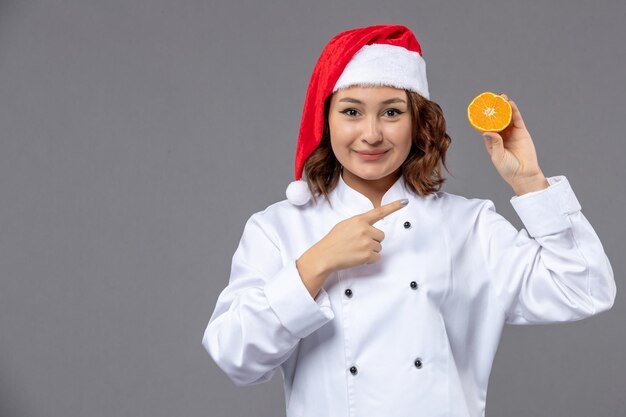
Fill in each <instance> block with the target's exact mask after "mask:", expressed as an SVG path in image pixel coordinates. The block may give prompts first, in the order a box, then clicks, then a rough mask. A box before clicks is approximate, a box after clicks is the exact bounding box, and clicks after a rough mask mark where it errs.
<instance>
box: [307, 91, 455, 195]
mask: <svg viewBox="0 0 626 417" xmlns="http://www.w3.org/2000/svg"><path fill="white" fill-rule="evenodd" d="M405 91H406V94H407V97H408V107H409V112H410V115H411V126H412V130H413V132H412V144H411V149H410V151H409V155H408V156H407V158H406V159H405V161H404V162H403V163H402V165H401V166H400V172H401V173H402V175H403V176H404V179H405V181H406V184H407V187H408V188H409V189H410V190H411V191H412V192H414V193H415V194H417V195H420V196H427V195H429V194H432V193H435V192H437V191H439V190H440V188H441V185H442V184H443V183H444V182H445V181H446V179H445V178H443V176H442V171H441V166H442V164H443V167H444V168H445V169H446V171H448V172H450V171H449V170H448V166H447V165H446V151H447V150H448V147H449V146H450V143H451V142H452V138H450V136H449V135H448V134H447V133H446V120H445V118H444V116H443V111H442V109H441V107H440V106H439V105H438V104H437V103H435V102H434V101H430V100H428V99H426V98H424V97H423V96H421V95H419V94H417V93H415V92H412V91H408V90H405ZM333 94H334V93H333ZM333 94H330V95H329V96H328V97H327V98H326V101H325V102H324V131H323V133H322V141H321V142H320V144H319V146H318V147H317V148H316V149H315V150H314V151H313V152H312V153H311V155H309V157H308V158H307V159H306V161H305V162H304V173H305V176H306V182H307V184H308V187H309V190H310V191H311V194H312V195H313V196H314V198H315V199H317V197H318V196H320V195H323V196H324V198H325V199H326V201H328V203H329V204H331V203H330V199H329V197H328V194H329V193H330V192H331V191H332V190H333V189H334V188H335V186H336V185H337V182H338V181H339V175H341V164H340V163H339V161H338V160H337V158H335V154H334V152H333V150H332V148H331V145H330V127H329V125H328V111H329V108H330V101H331V98H332V97H333ZM331 206H332V204H331Z"/></svg>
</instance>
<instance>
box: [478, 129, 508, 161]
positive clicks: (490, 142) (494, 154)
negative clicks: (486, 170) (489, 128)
mask: <svg viewBox="0 0 626 417" xmlns="http://www.w3.org/2000/svg"><path fill="white" fill-rule="evenodd" d="M483 140H484V142H485V147H486V148H487V152H488V153H489V156H490V157H491V159H492V160H493V161H501V160H502V158H503V157H504V142H503V141H502V136H500V135H499V134H498V133H496V132H488V133H483Z"/></svg>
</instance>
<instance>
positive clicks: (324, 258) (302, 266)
mask: <svg viewBox="0 0 626 417" xmlns="http://www.w3.org/2000/svg"><path fill="white" fill-rule="evenodd" d="M400 201H401V200H396V201H393V202H391V203H389V204H385V205H383V206H379V207H376V208H373V209H372V210H369V211H366V212H365V213H361V214H357V215H356V216H352V217H349V218H347V219H345V220H342V221H340V222H339V223H337V224H336V225H335V226H334V227H333V228H332V229H331V230H330V232H328V234H326V236H324V237H323V238H322V239H321V240H320V241H319V242H317V243H315V244H314V245H313V246H311V247H310V248H309V249H308V250H307V251H306V252H305V253H303V254H302V256H301V257H300V258H298V260H297V262H296V265H297V267H298V270H299V272H300V276H301V277H302V280H303V282H304V284H305V286H306V287H307V289H309V292H310V293H311V295H312V296H313V298H315V296H316V295H317V293H318V292H319V289H320V288H321V286H322V285H323V284H324V281H325V280H326V278H327V277H328V275H329V274H330V273H332V272H334V271H337V270H340V269H344V268H349V267H351V266H356V265H361V264H370V263H374V262H378V261H379V260H380V251H381V249H382V244H381V242H382V241H383V239H384V238H385V233H384V232H383V231H382V230H380V229H377V228H376V227H374V226H373V224H374V223H376V222H377V221H379V220H381V219H383V218H384V217H386V216H388V215H389V214H391V213H393V212H394V211H396V210H399V209H401V208H403V207H406V206H405V205H404V204H402V203H400Z"/></svg>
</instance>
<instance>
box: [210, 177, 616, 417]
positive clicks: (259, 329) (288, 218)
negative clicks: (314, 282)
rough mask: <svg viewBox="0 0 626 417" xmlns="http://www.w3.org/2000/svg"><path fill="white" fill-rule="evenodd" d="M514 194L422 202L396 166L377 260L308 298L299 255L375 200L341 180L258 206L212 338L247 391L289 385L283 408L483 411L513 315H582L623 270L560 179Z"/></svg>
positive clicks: (593, 310) (528, 319)
mask: <svg viewBox="0 0 626 417" xmlns="http://www.w3.org/2000/svg"><path fill="white" fill-rule="evenodd" d="M548 183H549V184H550V185H549V187H548V188H546V189H544V190H540V191H534V192H530V193H527V194H524V195H522V196H514V197H513V198H511V204H512V205H513V208H514V209H515V211H516V212H517V214H518V215H519V217H520V219H521V220H522V222H523V223H524V226H525V227H526V228H525V229H522V230H520V231H518V230H517V229H516V228H515V227H513V225H512V224H511V223H510V222H509V221H507V220H506V219H505V218H504V217H502V216H501V215H500V214H499V213H497V212H496V211H495V207H494V204H493V202H492V201H491V200H484V199H477V198H473V199H467V198H465V197H462V196H458V195H454V194H450V193H447V192H438V193H436V194H434V195H430V196H428V197H420V196H418V195H416V194H414V193H412V192H411V191H410V190H408V189H407V187H406V184H405V182H404V179H403V177H400V178H399V179H398V180H397V181H396V182H395V183H394V184H393V186H392V187H391V188H390V189H389V190H388V191H387V192H386V193H385V195H384V196H383V198H382V203H381V204H387V203H390V202H392V201H395V200H397V199H400V198H408V199H409V204H408V205H407V206H406V207H403V208H401V209H399V210H397V211H395V212H393V213H391V214H390V215H388V216H387V217H385V218H384V219H382V220H380V221H378V222H376V223H374V226H375V227H377V228H378V229H380V230H382V231H383V232H384V233H385V239H384V240H383V241H382V250H381V252H380V255H381V259H380V260H379V261H378V262H376V263H372V264H363V265H358V266H355V267H352V268H347V269H343V270H340V271H336V272H334V273H332V274H330V275H329V276H328V279H327V280H326V282H325V284H324V286H323V288H322V289H321V290H320V292H319V293H318V295H317V297H316V298H315V299H313V298H312V297H311V295H310V294H309V292H308V291H307V289H306V287H305V286H304V284H303V282H302V280H301V278H300V275H299V273H298V270H297V269H296V265H295V261H296V259H297V258H299V257H300V256H301V255H302V253H304V252H305V251H306V250H307V249H308V248H310V247H311V246H312V245H313V244H315V243H316V242H318V241H319V240H320V239H322V238H323V237H324V236H325V235H326V234H327V233H328V232H329V231H330V229H331V228H332V227H333V226H334V225H335V224H336V223H337V222H339V221H341V220H343V219H346V218H348V217H350V216H353V215H356V214H360V213H363V212H365V211H368V210H371V209H372V208H373V205H372V203H371V201H370V200H369V199H368V198H367V197H365V196H364V195H363V194H361V193H359V192H358V191H356V190H354V189H352V188H351V187H350V186H348V185H347V184H346V183H345V182H344V180H343V178H341V176H340V178H339V182H338V185H337V187H335V188H334V189H333V190H332V191H331V193H330V199H331V202H332V208H331V206H329V205H328V203H327V202H326V201H325V200H324V199H323V197H319V198H318V199H317V202H315V201H314V200H310V201H309V203H307V204H306V205H305V206H294V205H292V204H291V203H289V202H288V201H287V200H283V201H280V202H277V203H275V204H272V205H270V206H269V207H267V208H266V209H265V210H262V211H260V212H257V213H254V214H253V215H252V216H251V217H250V218H249V219H248V221H247V222H246V225H245V227H244V230H243V235H242V237H241V241H240V242H239V246H238V247H237V250H236V251H235V253H234V255H233V258H232V268H231V273H230V280H229V283H228V285H227V286H226V288H225V289H224V290H223V291H222V292H221V293H220V295H219V297H218V300H217V304H216V306H215V310H214V312H213V314H212V316H211V318H210V320H209V323H208V326H207V328H206V331H205V332H204V336H203V340H202V344H203V346H204V348H205V349H206V350H207V352H208V353H209V355H210V356H211V357H212V358H213V360H214V361H215V362H216V363H217V365H218V366H219V367H220V368H221V369H222V370H223V371H224V372H225V373H226V374H227V375H228V377H229V378H230V379H231V380H232V381H233V382H234V383H235V384H236V385H238V386H244V385H252V384H259V383H262V382H265V381H268V380H269V379H270V378H271V377H272V376H273V374H274V373H275V371H276V370H277V369H280V370H281V373H282V376H283V380H284V391H285V404H286V408H287V409H286V414H287V417H410V416H411V417H413V416H418V415H419V416H424V417H438V416H441V417H444V416H445V417H479V416H484V413H485V401H486V397H487V384H488V380H489V374H490V371H491V366H492V363H493V358H494V356H495V353H496V349H497V345H498V343H499V339H500V335H501V332H502V328H503V326H504V324H505V323H509V324H516V325H525V324H533V323H553V322H566V321H575V320H580V319H583V318H586V317H589V316H592V315H594V314H598V313H601V312H603V311H606V310H608V309H610V308H611V307H612V305H613V302H614V300H615V294H616V285H615V280H614V277H613V270H612V268H611V264H610V263H609V259H608V258H607V256H606V254H605V252H604V249H603V246H602V244H601V242H600V240H599V238H598V236H597V234H596V233H595V231H594V229H593V228H592V226H591V224H589V222H588V221H587V219H586V217H585V216H584V215H583V214H582V212H581V206H580V204H579V202H578V200H577V198H576V196H575V194H574V192H573V191H572V188H571V187H570V184H569V182H568V180H567V178H566V177H565V176H555V177H549V178H548Z"/></svg>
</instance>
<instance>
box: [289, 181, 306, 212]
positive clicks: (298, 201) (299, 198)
mask: <svg viewBox="0 0 626 417" xmlns="http://www.w3.org/2000/svg"><path fill="white" fill-rule="evenodd" d="M285 195H286V196H287V200H289V202H290V203H291V204H293V205H296V206H302V205H304V204H306V203H307V202H308V201H309V200H310V199H311V192H310V191H309V186H308V184H307V183H306V181H303V180H296V181H292V182H290V183H289V185H288V186H287V190H286V191H285Z"/></svg>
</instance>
